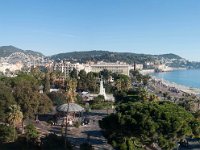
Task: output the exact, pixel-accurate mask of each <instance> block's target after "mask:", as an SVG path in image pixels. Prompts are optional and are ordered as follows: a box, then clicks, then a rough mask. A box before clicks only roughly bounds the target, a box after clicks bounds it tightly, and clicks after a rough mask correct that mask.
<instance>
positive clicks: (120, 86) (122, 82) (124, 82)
mask: <svg viewBox="0 0 200 150" xmlns="http://www.w3.org/2000/svg"><path fill="white" fill-rule="evenodd" d="M115 87H116V88H117V90H118V91H121V90H123V91H128V90H129V89H130V88H131V80H130V78H129V77H128V76H126V75H123V74H119V75H118V77H117V79H116V81H115Z"/></svg>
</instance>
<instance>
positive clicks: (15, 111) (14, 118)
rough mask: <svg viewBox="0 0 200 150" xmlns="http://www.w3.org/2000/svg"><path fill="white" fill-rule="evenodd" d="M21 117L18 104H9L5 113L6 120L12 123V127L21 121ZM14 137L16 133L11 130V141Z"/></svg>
mask: <svg viewBox="0 0 200 150" xmlns="http://www.w3.org/2000/svg"><path fill="white" fill-rule="evenodd" d="M22 119H23V114H22V112H21V109H20V107H19V106H18V105H11V106H10V107H9V112H8V115H7V121H8V123H9V124H10V125H12V126H13V127H14V128H15V127H16V125H17V124H19V123H21V122H22ZM14 139H16V134H15V132H13V141H14Z"/></svg>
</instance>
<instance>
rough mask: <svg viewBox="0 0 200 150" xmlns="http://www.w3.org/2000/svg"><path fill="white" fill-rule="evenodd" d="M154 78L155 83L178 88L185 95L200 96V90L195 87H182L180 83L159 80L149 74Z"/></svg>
mask: <svg viewBox="0 0 200 150" xmlns="http://www.w3.org/2000/svg"><path fill="white" fill-rule="evenodd" d="M149 75H150V76H151V78H152V80H154V81H155V82H157V83H158V82H159V83H161V84H163V85H165V86H167V87H168V88H176V89H177V90H179V91H181V92H184V93H187V94H193V95H196V96H199V95H200V88H193V87H189V86H185V85H182V84H178V83H175V82H171V81H168V80H165V79H161V78H158V77H156V76H154V75H152V74H149Z"/></svg>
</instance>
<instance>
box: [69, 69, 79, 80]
mask: <svg viewBox="0 0 200 150" xmlns="http://www.w3.org/2000/svg"><path fill="white" fill-rule="evenodd" d="M70 77H71V78H74V79H78V71H77V70H76V68H73V70H72V71H71V72H70Z"/></svg>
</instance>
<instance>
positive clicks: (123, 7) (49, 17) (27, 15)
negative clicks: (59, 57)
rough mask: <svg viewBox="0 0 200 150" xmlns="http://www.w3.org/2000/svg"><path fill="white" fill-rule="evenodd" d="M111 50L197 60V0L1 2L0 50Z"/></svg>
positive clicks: (199, 50)
mask: <svg viewBox="0 0 200 150" xmlns="http://www.w3.org/2000/svg"><path fill="white" fill-rule="evenodd" d="M3 45H14V46H16V47H19V48H22V49H33V50H36V51H40V52H42V53H44V54H45V55H52V54H56V53H60V52H69V51H79V50H80V51H85V50H93V49H97V50H109V51H120V52H135V53H148V54H163V53H175V54H178V55H180V56H182V57H185V58H187V59H190V60H198V61H200V1H199V0H32V1H31V0H1V1H0V46H3Z"/></svg>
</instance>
